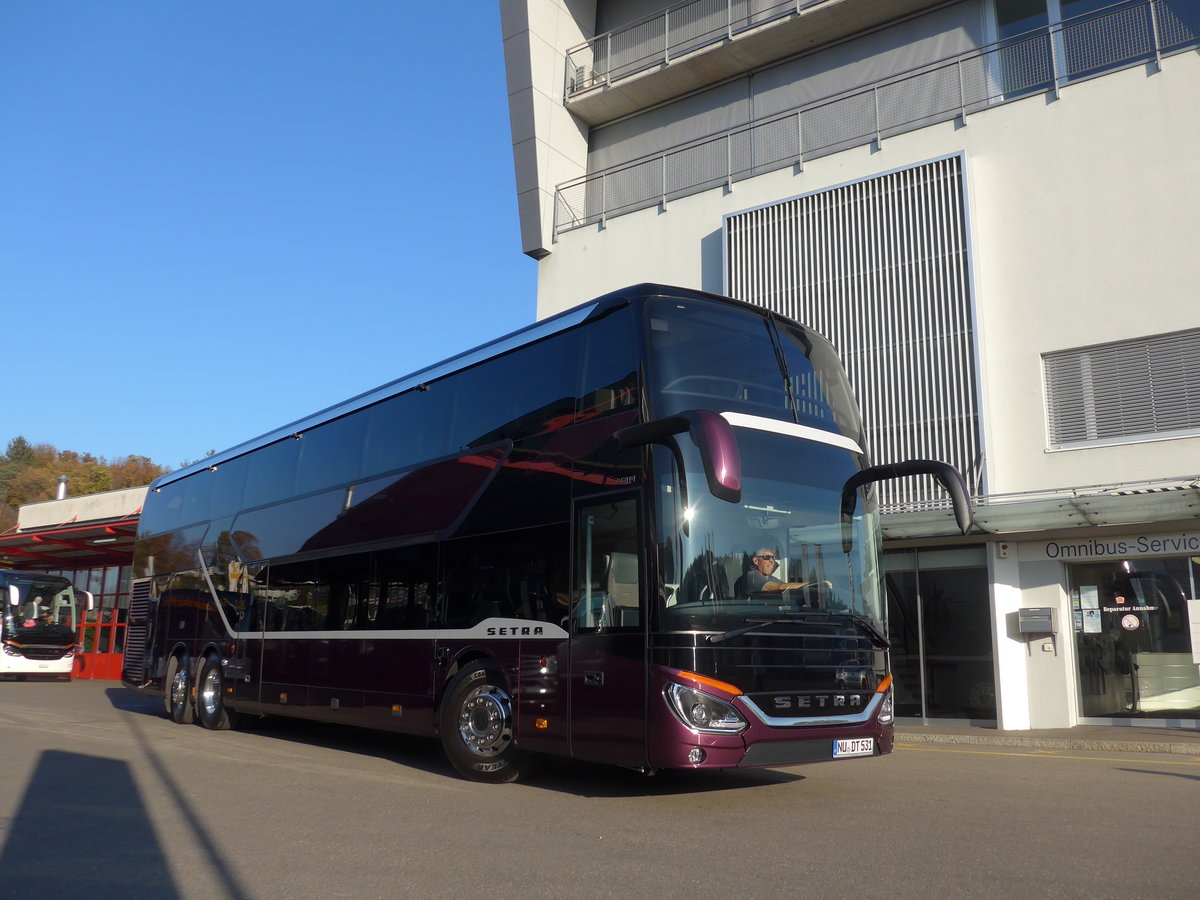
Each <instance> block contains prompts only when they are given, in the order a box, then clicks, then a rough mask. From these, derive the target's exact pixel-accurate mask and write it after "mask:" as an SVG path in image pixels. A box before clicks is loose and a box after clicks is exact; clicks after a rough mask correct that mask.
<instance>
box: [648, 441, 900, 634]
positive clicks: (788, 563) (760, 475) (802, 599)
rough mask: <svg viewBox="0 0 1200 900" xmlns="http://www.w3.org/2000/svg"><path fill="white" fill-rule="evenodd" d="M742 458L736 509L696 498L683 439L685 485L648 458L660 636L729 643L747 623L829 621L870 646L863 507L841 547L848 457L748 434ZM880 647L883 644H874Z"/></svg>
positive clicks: (695, 465) (872, 579)
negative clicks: (728, 635) (711, 635)
mask: <svg viewBox="0 0 1200 900" xmlns="http://www.w3.org/2000/svg"><path fill="white" fill-rule="evenodd" d="M735 433H736V435H737V441H738V447H739V450H740V452H741V456H742V476H743V478H742V496H741V500H740V502H738V503H728V502H724V501H722V500H718V499H716V498H714V497H712V496H711V495H710V494H709V493H708V491H707V490H705V489H704V484H705V482H704V475H703V472H702V470H701V468H700V461H699V459H698V454H697V453H696V451H695V450H694V449H692V448H691V447H690V446H689V444H690V442H688V441H680V442H679V447H680V458H681V459H683V461H684V473H683V478H682V479H681V478H680V474H679V471H678V465H677V463H676V462H675V460H674V458H673V454H672V453H671V452H670V451H665V450H661V448H656V451H655V452H656V460H657V463H656V471H657V472H658V475H657V481H658V484H657V490H658V494H659V515H660V523H659V527H660V532H659V533H660V535H662V536H663V537H664V538H665V539H664V540H663V541H662V543H661V544H660V547H659V554H660V566H661V571H662V573H663V588H662V591H661V596H660V600H659V609H658V610H657V615H658V628H659V630H662V631H717V632H720V633H725V632H727V631H730V630H735V629H738V628H739V627H741V626H744V625H753V624H755V620H761V619H767V620H772V619H781V618H782V619H788V618H789V617H796V618H805V619H809V620H811V619H812V618H814V617H825V618H828V619H830V620H831V621H835V622H836V624H838V625H842V626H846V627H848V628H850V629H851V630H857V631H858V632H859V633H860V634H862V635H863V636H865V637H867V638H868V639H869V640H870V639H871V638H872V635H871V634H870V629H873V630H874V631H876V632H878V633H880V634H881V633H882V632H883V627H884V626H883V610H882V599H881V592H880V585H879V567H878V547H877V546H876V539H875V537H874V535H875V534H876V529H875V528H874V524H873V521H874V518H875V515H876V512H875V507H874V504H873V502H871V500H870V499H869V498H860V503H859V504H858V509H857V512H856V517H855V519H854V523H853V529H852V534H853V542H852V545H851V548H850V551H849V552H848V553H847V552H846V551H845V550H844V549H843V542H842V532H841V527H840V518H839V516H840V497H841V488H842V485H843V484H844V483H845V481H846V479H848V478H849V477H850V476H852V475H853V474H854V473H855V472H856V471H858V468H859V463H858V459H857V457H856V454H854V453H852V452H850V451H848V450H846V449H843V448H840V447H836V446H830V445H828V444H823V443H819V442H814V441H808V440H803V439H799V438H795V437H791V436H789V435H786V434H778V433H773V432H770V431H762V430H755V429H750V428H737V429H735ZM880 640H882V639H881V638H880Z"/></svg>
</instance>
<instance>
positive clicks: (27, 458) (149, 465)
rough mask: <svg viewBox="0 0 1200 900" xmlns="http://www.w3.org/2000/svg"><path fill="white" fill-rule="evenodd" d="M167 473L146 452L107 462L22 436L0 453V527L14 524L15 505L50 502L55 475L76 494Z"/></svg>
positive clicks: (140, 482)
mask: <svg viewBox="0 0 1200 900" xmlns="http://www.w3.org/2000/svg"><path fill="white" fill-rule="evenodd" d="M167 471H169V470H168V469H165V468H164V467H162V466H159V465H156V464H155V463H154V462H152V461H151V460H150V458H149V457H146V456H123V457H119V458H117V459H114V460H112V461H111V462H110V461H109V460H106V459H105V458H104V457H103V456H99V457H97V456H93V455H92V454H90V453H76V452H75V451H74V450H58V449H56V448H55V447H53V446H52V445H50V444H36V445H35V444H30V443H29V441H27V440H26V439H25V438H24V437H15V438H13V439H12V440H11V441H9V442H8V448H7V449H6V450H5V452H4V456H3V457H0V531H6V530H7V529H9V528H11V527H12V526H13V525H15V524H16V522H17V507H19V506H22V505H23V504H26V503H37V502H38V501H40V500H53V499H54V497H55V495H56V493H57V491H58V479H59V477H60V476H63V475H65V476H67V494H68V496H71V497H80V496H83V495H84V494H98V493H101V492H102V491H116V490H120V489H122V488H129V487H140V486H141V485H145V484H149V483H150V482H151V481H153V480H154V479H155V478H157V477H158V476H159V475H163V474H165V473H166V472H167Z"/></svg>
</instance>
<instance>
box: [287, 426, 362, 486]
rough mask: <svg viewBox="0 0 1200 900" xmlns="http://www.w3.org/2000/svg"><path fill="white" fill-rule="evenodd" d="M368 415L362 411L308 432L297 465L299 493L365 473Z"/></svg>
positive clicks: (351, 478) (345, 481)
mask: <svg viewBox="0 0 1200 900" xmlns="http://www.w3.org/2000/svg"><path fill="white" fill-rule="evenodd" d="M368 417H369V416H368V413H367V411H365V410H361V411H359V412H357V413H351V414H350V415H348V416H345V417H343V418H341V419H335V420H334V421H332V422H326V423H325V424H324V425H321V426H320V427H318V428H313V429H311V430H309V431H306V432H304V434H303V436H302V437H301V438H300V441H299V443H300V459H299V461H298V463H297V466H296V493H297V494H307V493H309V492H310V491H320V490H324V489H325V488H329V487H334V486H335V485H340V484H345V483H347V482H349V481H353V480H354V479H356V478H358V477H359V475H360V474H361V473H362V458H363V444H364V443H365V441H366V435H367V420H368Z"/></svg>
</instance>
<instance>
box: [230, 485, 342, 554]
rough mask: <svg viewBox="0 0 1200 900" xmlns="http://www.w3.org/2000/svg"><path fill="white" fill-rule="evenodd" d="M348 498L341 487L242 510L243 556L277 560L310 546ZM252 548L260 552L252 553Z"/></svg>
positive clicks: (238, 530) (238, 536) (238, 533)
mask: <svg viewBox="0 0 1200 900" xmlns="http://www.w3.org/2000/svg"><path fill="white" fill-rule="evenodd" d="M345 498H346V492H345V491H344V490H342V489H337V490H333V491H326V492H324V493H322V494H314V495H312V496H310V497H303V498H301V499H298V500H291V501H288V502H286V503H278V504H275V505H273V506H266V507H263V508H261V509H255V510H251V511H250V512H245V513H242V514H241V515H240V516H238V517H237V520H236V521H235V523H234V532H235V536H234V540H235V542H236V543H237V545H238V547H239V549H240V550H241V551H242V558H243V559H247V560H253V559H273V558H275V557H279V556H289V555H291V554H294V553H301V552H303V551H305V550H306V549H310V547H309V544H310V543H311V542H312V540H313V538H314V536H315V535H318V534H320V533H321V532H322V531H323V530H324V529H326V528H328V527H329V525H330V524H331V523H332V522H333V521H334V520H335V519H337V517H338V515H339V513H341V512H342V509H343V507H344V506H345ZM251 547H253V548H256V550H255V552H257V554H258V555H250V552H251V551H250V548H251Z"/></svg>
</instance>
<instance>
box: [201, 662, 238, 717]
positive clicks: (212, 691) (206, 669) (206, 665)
mask: <svg viewBox="0 0 1200 900" xmlns="http://www.w3.org/2000/svg"><path fill="white" fill-rule="evenodd" d="M196 720H197V721H198V722H199V723H200V724H201V725H203V726H204V727H205V728H211V729H212V730H213V731H226V730H228V729H230V728H233V727H234V726H236V725H237V713H236V712H234V711H232V710H230V709H228V708H227V707H226V706H225V675H224V673H223V672H222V671H221V660H219V659H218V658H217V657H215V656H206V657H204V662H202V663H201V664H200V676H199V677H198V678H197V680H196Z"/></svg>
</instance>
